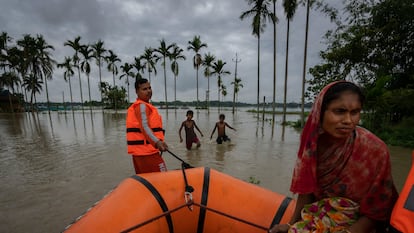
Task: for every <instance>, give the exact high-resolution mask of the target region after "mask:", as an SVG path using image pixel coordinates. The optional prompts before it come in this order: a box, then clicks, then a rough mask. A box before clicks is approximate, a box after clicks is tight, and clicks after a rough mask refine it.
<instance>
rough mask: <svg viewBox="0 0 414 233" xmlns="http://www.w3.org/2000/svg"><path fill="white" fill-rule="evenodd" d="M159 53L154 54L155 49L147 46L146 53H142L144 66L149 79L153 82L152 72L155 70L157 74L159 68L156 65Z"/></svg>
mask: <svg viewBox="0 0 414 233" xmlns="http://www.w3.org/2000/svg"><path fill="white" fill-rule="evenodd" d="M157 58H158V57H157V55H156V54H154V49H153V48H151V47H149V48H147V47H145V50H144V54H143V55H141V57H140V59H141V60H143V62H144V63H143V66H144V67H145V69H146V70H147V72H148V80H149V82H151V73H152V71H154V74H155V75H157V69H156V67H155V60H157Z"/></svg>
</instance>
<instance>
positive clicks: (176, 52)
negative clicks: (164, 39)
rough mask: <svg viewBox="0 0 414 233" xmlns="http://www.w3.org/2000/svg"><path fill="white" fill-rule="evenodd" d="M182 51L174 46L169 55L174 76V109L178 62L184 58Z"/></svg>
mask: <svg viewBox="0 0 414 233" xmlns="http://www.w3.org/2000/svg"><path fill="white" fill-rule="evenodd" d="M183 51H184V50H183V49H182V48H180V47H178V45H176V44H174V46H173V51H172V52H171V53H170V60H171V71H172V72H173V74H174V108H176V107H177V106H176V105H177V76H178V73H179V67H178V60H179V59H182V60H185V56H184V55H183V54H182V52H183Z"/></svg>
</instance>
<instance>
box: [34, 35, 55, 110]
mask: <svg viewBox="0 0 414 233" xmlns="http://www.w3.org/2000/svg"><path fill="white" fill-rule="evenodd" d="M36 49H37V58H36V60H37V61H38V63H37V64H36V66H37V69H36V70H39V76H40V78H41V79H42V80H44V83H45V87H46V99H47V107H48V108H47V109H48V111H49V113H50V104H49V103H50V101H49V89H48V87H47V80H52V74H53V66H54V65H55V64H56V62H55V61H54V60H53V59H52V58H51V55H50V52H49V50H55V49H54V47H53V46H51V45H49V44H47V43H46V41H45V39H44V38H43V36H42V35H37V38H36Z"/></svg>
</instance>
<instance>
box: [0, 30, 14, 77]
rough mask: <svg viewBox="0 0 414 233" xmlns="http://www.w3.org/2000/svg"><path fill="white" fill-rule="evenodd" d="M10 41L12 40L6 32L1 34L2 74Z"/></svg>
mask: <svg viewBox="0 0 414 233" xmlns="http://www.w3.org/2000/svg"><path fill="white" fill-rule="evenodd" d="M11 41H12V38H11V37H10V36H9V35H8V34H7V32H2V33H1V35H0V67H1V68H3V72H6V66H7V57H8V45H7V44H8V43H9V42H11Z"/></svg>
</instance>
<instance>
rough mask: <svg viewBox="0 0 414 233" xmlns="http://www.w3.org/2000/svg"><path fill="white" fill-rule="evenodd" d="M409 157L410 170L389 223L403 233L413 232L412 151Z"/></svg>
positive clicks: (413, 182)
mask: <svg viewBox="0 0 414 233" xmlns="http://www.w3.org/2000/svg"><path fill="white" fill-rule="evenodd" d="M411 157H412V158H411V159H412V164H411V170H410V172H409V173H408V176H407V179H406V181H405V184H404V187H403V189H402V191H401V193H400V197H399V198H398V200H397V203H395V206H394V209H393V211H392V214H391V225H392V226H393V227H394V228H395V229H397V230H398V231H400V232H403V233H412V232H414V151H413V153H412V155H411Z"/></svg>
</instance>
